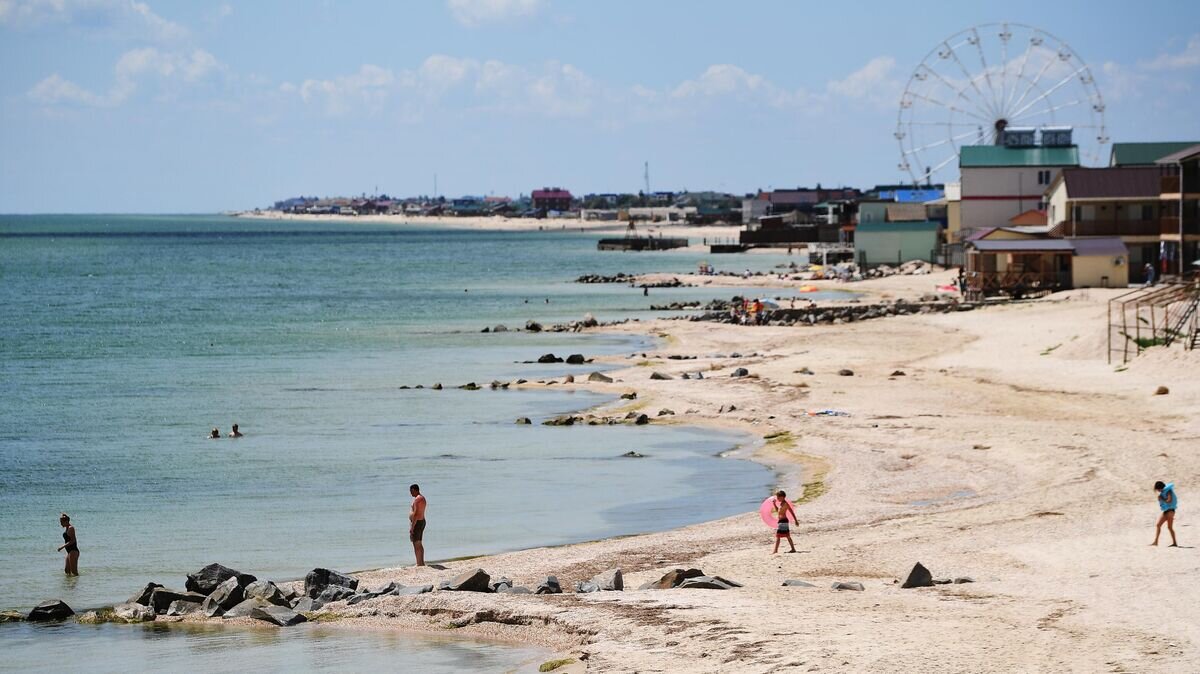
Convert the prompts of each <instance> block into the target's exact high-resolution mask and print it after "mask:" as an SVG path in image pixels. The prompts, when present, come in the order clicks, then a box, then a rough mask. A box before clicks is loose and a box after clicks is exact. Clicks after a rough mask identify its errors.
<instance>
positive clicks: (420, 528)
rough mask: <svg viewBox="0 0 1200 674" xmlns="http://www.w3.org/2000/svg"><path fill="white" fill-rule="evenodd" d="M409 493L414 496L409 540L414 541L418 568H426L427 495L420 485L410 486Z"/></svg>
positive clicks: (409, 524)
mask: <svg viewBox="0 0 1200 674" xmlns="http://www.w3.org/2000/svg"><path fill="white" fill-rule="evenodd" d="M408 493H409V494H410V495H411V496H412V509H411V510H409V512H408V540H410V541H412V545H413V555H415V556H416V558H417V566H425V542H424V540H423V539H424V537H425V495H424V494H422V493H421V487H420V486H419V485H415V484H413V485H409V487H408Z"/></svg>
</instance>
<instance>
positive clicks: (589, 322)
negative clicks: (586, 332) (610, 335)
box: [579, 314, 600, 328]
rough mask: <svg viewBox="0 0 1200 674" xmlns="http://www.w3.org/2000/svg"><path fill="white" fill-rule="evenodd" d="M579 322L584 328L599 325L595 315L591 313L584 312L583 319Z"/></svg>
mask: <svg viewBox="0 0 1200 674" xmlns="http://www.w3.org/2000/svg"><path fill="white" fill-rule="evenodd" d="M579 324H580V325H582V326H583V327H585V328H594V327H596V326H598V325H600V321H598V320H596V317H595V316H593V315H591V314H584V315H583V320H582V321H580V322H579Z"/></svg>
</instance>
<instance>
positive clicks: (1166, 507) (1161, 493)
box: [1150, 480, 1179, 548]
mask: <svg viewBox="0 0 1200 674" xmlns="http://www.w3.org/2000/svg"><path fill="white" fill-rule="evenodd" d="M1154 491H1156V492H1158V508H1159V510H1161V511H1162V514H1161V515H1159V516H1158V524H1157V525H1155V527H1154V542H1153V543H1151V544H1150V545H1158V535H1159V534H1160V533H1162V525H1163V522H1166V523H1167V531H1169V532H1170V533H1171V547H1172V548H1177V547H1179V543H1178V542H1177V541H1176V540H1175V510H1176V509H1177V508H1178V507H1179V497H1177V496H1175V483H1174V482H1171V483H1170V484H1164V483H1163V481H1162V480H1159V481H1158V482H1155V483H1154Z"/></svg>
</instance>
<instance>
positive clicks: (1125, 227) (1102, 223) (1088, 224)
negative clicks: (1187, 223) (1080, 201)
mask: <svg viewBox="0 0 1200 674" xmlns="http://www.w3.org/2000/svg"><path fill="white" fill-rule="evenodd" d="M1164 220H1165V218H1163V219H1160V220H1117V221H1113V220H1076V221H1074V222H1065V223H1062V227H1061V228H1060V229H1059V231H1061V232H1062V234H1063V235H1064V236H1158V235H1159V234H1163V233H1171V232H1175V233H1177V232H1178V231H1179V223H1178V222H1176V223H1175V228H1174V229H1172V230H1170V232H1168V231H1167V228H1166V224H1165V223H1164Z"/></svg>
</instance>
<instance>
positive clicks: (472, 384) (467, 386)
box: [458, 382, 479, 391]
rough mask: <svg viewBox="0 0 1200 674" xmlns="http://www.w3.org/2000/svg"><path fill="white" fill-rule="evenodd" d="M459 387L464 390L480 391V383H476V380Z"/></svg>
mask: <svg viewBox="0 0 1200 674" xmlns="http://www.w3.org/2000/svg"><path fill="white" fill-rule="evenodd" d="M458 388H460V389H462V390H464V391H478V390H479V384H476V383H475V382H470V383H467V384H463V385H462V386H459V387H458Z"/></svg>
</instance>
